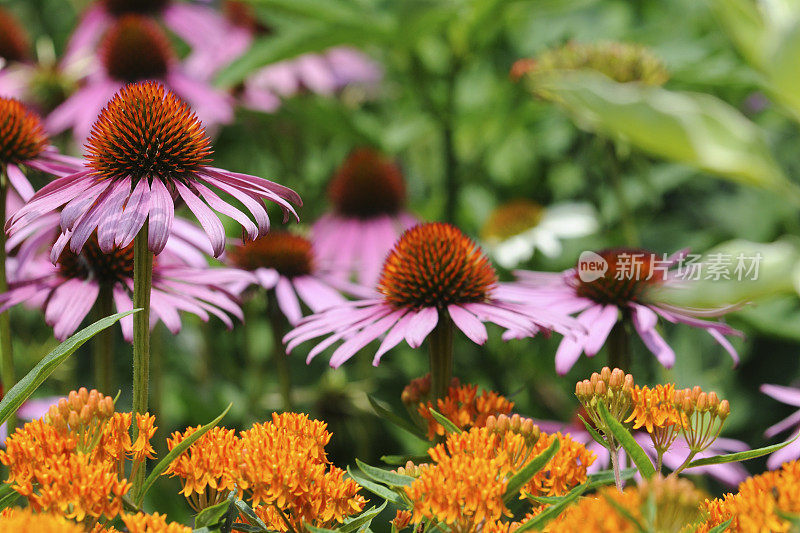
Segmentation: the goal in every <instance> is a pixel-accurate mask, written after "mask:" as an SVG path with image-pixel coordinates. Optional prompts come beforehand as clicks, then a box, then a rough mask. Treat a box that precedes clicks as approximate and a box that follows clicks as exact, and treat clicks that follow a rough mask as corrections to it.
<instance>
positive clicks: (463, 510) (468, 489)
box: [405, 415, 594, 531]
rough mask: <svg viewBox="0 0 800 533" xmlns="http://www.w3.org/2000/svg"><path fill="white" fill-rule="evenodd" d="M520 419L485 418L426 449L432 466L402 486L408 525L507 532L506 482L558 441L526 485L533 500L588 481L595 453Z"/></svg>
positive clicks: (560, 493) (566, 438) (525, 488)
mask: <svg viewBox="0 0 800 533" xmlns="http://www.w3.org/2000/svg"><path fill="white" fill-rule="evenodd" d="M528 422H530V421H529V420H528V421H523V419H521V418H520V417H518V416H517V415H515V416H514V417H507V416H506V415H501V416H500V417H497V418H495V417H491V418H489V423H488V425H487V427H483V428H476V427H474V428H472V429H471V430H469V431H468V432H464V433H460V434H450V435H449V436H448V437H447V441H446V442H445V443H444V444H439V445H437V446H435V447H434V448H431V449H430V450H428V454H429V455H430V456H431V458H432V459H433V461H434V462H435V464H433V465H430V466H425V467H419V468H418V472H417V474H418V477H417V479H416V480H415V481H414V482H413V483H412V484H411V485H409V486H407V487H406V489H405V490H406V494H407V495H408V497H409V499H410V500H411V502H412V504H413V519H412V521H413V522H414V523H416V524H419V523H420V522H421V521H422V520H426V519H427V520H438V521H440V522H443V523H446V524H448V525H450V526H451V527H452V529H453V530H454V531H474V530H475V528H476V527H477V526H478V525H479V524H480V525H481V528H482V529H483V530H484V531H505V530H507V529H508V524H505V523H503V522H501V520H502V518H503V517H508V516H511V513H510V512H509V510H508V508H507V507H506V506H505V504H504V502H503V496H504V495H505V492H506V486H507V484H508V480H509V479H510V478H511V476H513V474H514V473H515V472H517V471H518V470H519V469H521V468H522V467H523V466H524V465H525V464H526V463H527V462H528V461H529V460H531V459H533V458H534V457H536V456H537V455H539V454H540V453H541V452H542V451H544V450H545V449H546V448H547V447H549V446H550V445H551V444H552V443H553V441H554V440H555V439H559V441H560V444H561V448H560V449H559V451H558V452H557V453H556V455H555V456H554V457H553V458H552V459H551V460H550V461H549V462H548V463H547V465H545V467H544V468H543V469H542V470H541V471H539V472H538V473H537V474H536V475H535V476H534V477H533V479H532V480H531V481H530V482H529V483H528V484H527V485H526V486H525V487H524V489H523V491H524V492H527V493H529V494H531V495H534V496H557V495H562V494H565V493H566V492H567V491H569V489H570V488H572V487H574V486H576V485H578V484H580V483H582V482H584V481H586V468H587V467H588V466H589V465H591V463H592V462H593V461H594V455H593V454H592V453H591V452H589V451H588V450H586V448H585V447H584V446H583V445H582V444H580V443H577V442H573V441H572V440H571V439H570V438H569V436H562V435H561V434H556V435H547V434H545V433H540V432H539V431H538V428H536V427H535V426H533V425H532V424H528Z"/></svg>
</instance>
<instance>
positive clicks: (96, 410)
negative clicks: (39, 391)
mask: <svg viewBox="0 0 800 533" xmlns="http://www.w3.org/2000/svg"><path fill="white" fill-rule="evenodd" d="M113 414H114V400H112V399H111V397H110V396H104V395H103V394H101V393H99V392H97V391H96V390H94V389H92V390H91V391H88V390H86V387H81V388H80V389H78V390H77V391H71V392H70V393H69V394H68V395H67V397H66V398H61V399H60V400H59V401H58V403H57V404H55V405H51V406H50V409H49V410H48V411H47V421H48V422H49V423H50V425H52V426H53V427H55V428H56V429H58V430H59V431H61V432H62V433H71V434H73V435H75V437H76V438H77V439H78V451H81V452H86V453H88V452H89V451H91V450H92V449H93V448H94V446H96V445H97V441H98V439H99V438H100V436H101V434H102V431H103V427H104V425H105V422H106V420H108V419H109V418H111V416H112V415H113Z"/></svg>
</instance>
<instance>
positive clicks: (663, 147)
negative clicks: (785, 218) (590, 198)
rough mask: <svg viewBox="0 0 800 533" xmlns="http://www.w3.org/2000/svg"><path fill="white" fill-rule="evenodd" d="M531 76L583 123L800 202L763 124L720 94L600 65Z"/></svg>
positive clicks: (656, 153)
mask: <svg viewBox="0 0 800 533" xmlns="http://www.w3.org/2000/svg"><path fill="white" fill-rule="evenodd" d="M529 79H530V82H531V87H532V90H533V91H534V92H535V93H537V94H541V95H548V96H550V97H551V98H552V99H553V100H554V101H556V102H557V103H558V104H560V105H561V106H562V107H564V108H565V109H567V110H568V111H569V112H570V113H571V114H572V115H573V116H574V117H575V118H576V121H577V122H578V123H579V124H580V125H581V126H582V127H586V128H588V129H590V130H592V131H595V132H598V133H602V134H606V135H609V136H611V137H613V138H616V139H619V140H622V141H624V142H627V143H630V144H632V145H633V146H635V147H637V148H638V149H640V150H642V151H644V152H647V153H649V154H652V155H654V156H656V157H661V158H664V159H667V160H671V161H677V162H680V163H684V164H687V165H691V166H693V167H696V168H699V169H701V170H704V171H706V172H710V173H712V174H716V175H718V176H720V177H723V178H727V179H729V180H731V181H734V182H737V183H740V184H745V185H750V186H753V187H760V188H763V189H767V190H770V191H772V192H776V193H778V194H781V195H784V196H786V197H788V198H789V199H791V200H794V201H795V202H800V188H798V187H797V185H795V184H794V183H793V182H791V181H789V180H788V179H787V177H786V176H785V175H784V173H783V171H782V170H781V168H780V166H779V165H778V164H777V162H776V161H775V159H774V158H773V157H772V154H771V153H770V150H769V148H768V146H767V143H766V140H765V135H764V133H763V131H762V130H761V129H760V128H759V127H758V126H757V125H756V124H754V123H753V122H751V121H750V120H749V119H747V117H745V116H744V115H742V114H741V113H740V112H739V111H738V110H736V109H735V108H734V107H732V106H730V105H729V104H727V103H725V102H723V101H722V100H720V99H718V98H716V97H714V96H710V95H707V94H700V93H688V92H674V91H669V90H666V89H663V88H661V87H651V86H644V85H641V84H637V83H617V82H615V81H613V80H611V79H610V78H607V77H606V76H604V75H602V74H600V73H598V72H594V71H555V72H548V73H542V74H538V75H532V76H531V77H530V78H529Z"/></svg>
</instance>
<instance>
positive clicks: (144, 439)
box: [130, 413, 158, 462]
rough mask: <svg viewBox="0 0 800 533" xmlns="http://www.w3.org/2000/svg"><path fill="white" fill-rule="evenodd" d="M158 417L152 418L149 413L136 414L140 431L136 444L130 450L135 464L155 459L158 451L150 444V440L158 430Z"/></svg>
mask: <svg viewBox="0 0 800 533" xmlns="http://www.w3.org/2000/svg"><path fill="white" fill-rule="evenodd" d="M155 422H156V417H155V416H151V415H150V414H149V413H145V414H139V413H136V427H137V428H138V429H139V432H138V436H137V438H136V442H134V443H133V445H132V446H131V449H130V454H131V456H132V457H133V460H134V462H138V461H143V460H144V459H145V458H147V459H153V458H154V457H155V453H156V451H155V450H154V449H153V446H152V445H151V444H150V439H152V438H153V435H155V434H156V430H157V429H158V427H157V426H155Z"/></svg>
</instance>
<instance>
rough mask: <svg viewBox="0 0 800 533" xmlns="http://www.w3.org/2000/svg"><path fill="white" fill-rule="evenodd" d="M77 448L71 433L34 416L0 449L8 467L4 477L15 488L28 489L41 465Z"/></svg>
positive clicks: (2, 460)
mask: <svg viewBox="0 0 800 533" xmlns="http://www.w3.org/2000/svg"><path fill="white" fill-rule="evenodd" d="M77 448H78V439H77V438H76V437H75V436H74V435H72V434H68V433H62V432H61V431H59V430H57V429H56V428H55V427H53V426H51V425H50V424H48V423H46V422H45V421H44V420H41V419H39V420H33V421H31V422H28V423H27V424H25V425H24V426H23V427H21V428H18V429H17V430H16V431H15V432H14V433H13V434H12V435H11V436H10V437H8V438H7V439H6V449H5V450H0V463H2V464H4V465H6V466H7V467H9V476H8V480H7V481H9V482H13V483H15V484H16V485H15V487H14V490H18V489H17V487H20V488H24V490H28V491H30V490H32V487H31V483H32V482H33V478H34V477H35V474H36V472H37V470H38V468H39V467H40V466H42V465H43V464H45V463H47V462H50V461H56V460H59V459H61V458H66V457H69V456H70V455H72V454H74V453H75V452H76V450H77ZM25 487H27V488H25Z"/></svg>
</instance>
